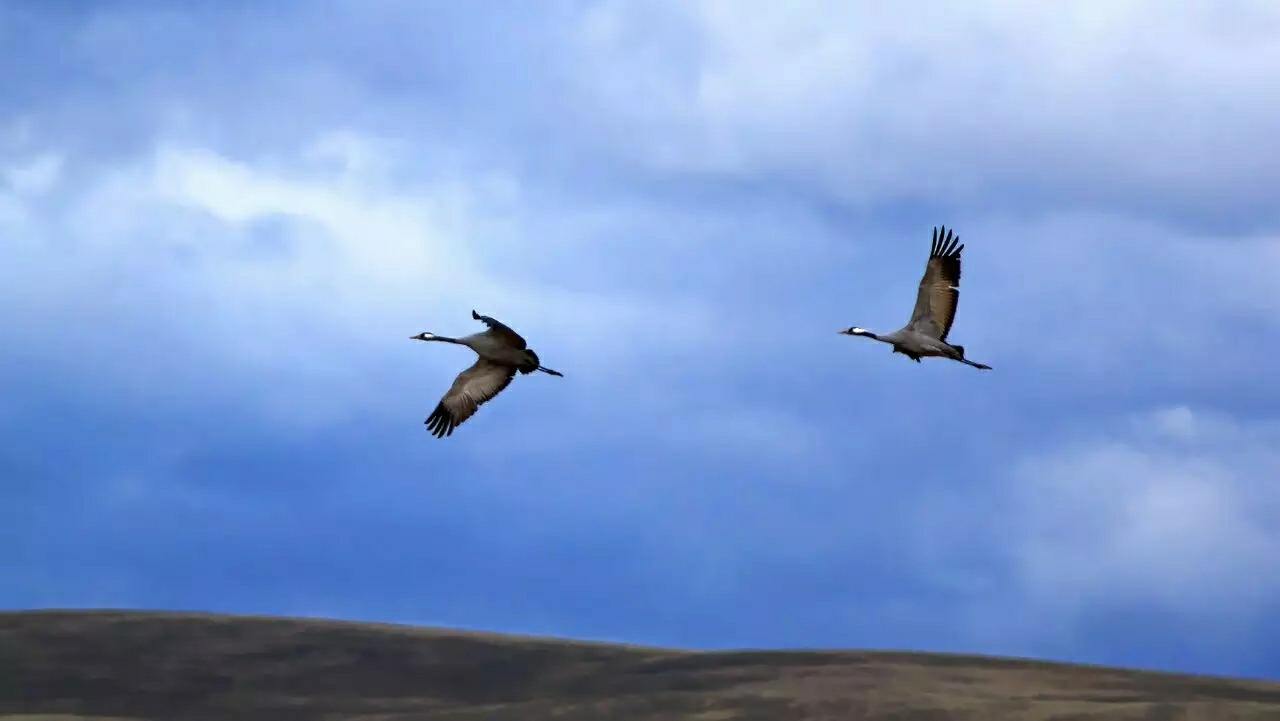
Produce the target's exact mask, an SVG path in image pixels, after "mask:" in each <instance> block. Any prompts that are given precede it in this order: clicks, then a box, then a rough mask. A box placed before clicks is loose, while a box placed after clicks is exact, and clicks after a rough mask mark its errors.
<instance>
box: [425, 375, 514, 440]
mask: <svg viewBox="0 0 1280 721" xmlns="http://www.w3.org/2000/svg"><path fill="white" fill-rule="evenodd" d="M515 374H516V369H515V368H513V367H511V366H504V365H498V364H497V363H490V362H489V361H487V360H485V359H483V358H481V359H480V360H477V361H476V363H475V365H473V366H471V367H470V368H468V369H466V370H464V371H462V372H461V373H459V374H458V378H457V380H455V381H454V382H453V386H452V387H451V388H449V392H448V393H445V394H444V398H441V399H440V403H439V404H437V405H436V409H435V410H434V411H433V412H432V413H431V415H430V416H428V417H427V430H428V431H430V432H431V434H432V435H434V436H435V437H436V438H444V437H445V436H448V435H453V429H454V428H457V427H458V426H460V425H462V422H463V421H465V420H467V419H468V418H470V417H471V416H473V415H475V413H476V411H477V410H478V409H479V408H480V406H481V405H482V404H483V403H484V402H485V401H487V400H489V399H490V398H493V397H494V396H496V395H498V394H499V393H501V392H502V389H503V388H506V387H507V386H508V385H509V384H510V383H511V378H512V377H513V376H515Z"/></svg>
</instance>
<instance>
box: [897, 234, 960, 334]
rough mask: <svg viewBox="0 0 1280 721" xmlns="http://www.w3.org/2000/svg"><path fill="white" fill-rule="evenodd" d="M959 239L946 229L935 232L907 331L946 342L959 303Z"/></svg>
mask: <svg viewBox="0 0 1280 721" xmlns="http://www.w3.org/2000/svg"><path fill="white" fill-rule="evenodd" d="M962 250H964V246H963V245H961V243H960V236H958V235H953V234H952V232H951V231H949V230H947V229H946V227H945V226H944V227H943V228H942V229H941V230H939V229H938V228H934V229H933V246H932V247H931V249H930V251H929V262H928V264H927V265H925V268H924V277H923V278H921V279H920V292H919V294H918V295H917V296H916V308H915V311H914V312H912V314H911V322H910V323H909V324H907V327H908V328H910V329H911V330H913V331H915V332H917V333H923V334H925V335H928V336H931V337H933V338H937V339H938V340H941V341H946V339H947V333H949V332H951V323H952V321H954V320H955V317H956V306H957V305H958V304H959V302H960V251H962Z"/></svg>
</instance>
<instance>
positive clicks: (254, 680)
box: [0, 612, 1280, 721]
mask: <svg viewBox="0 0 1280 721" xmlns="http://www.w3.org/2000/svg"><path fill="white" fill-rule="evenodd" d="M88 718H93V719H96V721H111V720H115V719H157V720H159V719H165V720H170V719H173V720H178V719H245V720H260V721H289V720H293V719H325V720H327V721H348V720H354V719H361V720H362V721H427V720H431V721H437V720H445V719H448V720H451V721H462V720H464V719H466V720H474V721H480V720H484V721H537V720H538V719H557V720H558V721H588V720H590V721H601V720H608V721H638V720H639V719H654V720H656V719H701V720H704V721H720V720H725V721H727V720H729V719H756V720H759V721H790V720H792V719H832V720H833V721H834V720H837V719H838V720H840V721H851V720H856V719H865V720H867V721H889V720H890V719H892V720H893V721H941V720H943V719H973V720H974V721H978V720H981V721H998V720H1000V719H1042V720H1046V721H1047V720H1050V719H1053V720H1055V721H1104V720H1110V719H1142V720H1144V721H1184V720H1185V721H1195V720H1197V719H1203V720H1204V721H1232V720H1235V719H1241V720H1243V719H1258V720H1259V721H1261V720H1263V719H1266V720H1268V721H1277V720H1280V684H1275V683H1263V682H1246V681H1232V680H1227V679H1219V678H1207V677H1197V676H1179V675H1171V674H1157V673H1147V672H1137V671H1124V670H1119V669H1109V668H1098V667H1085V666H1070V665H1060V664H1050V663H1039V662H1032V661H1018V660H1004V659H994V658H980V657H965V656H951V655H936V654H915V653H859V652H789V651H764V652H717V653H701V652H685V651H673V650H664V649H649V648H636V647H628V646H614V645H605V644H593V643H577V642H572V641H558V640H551V639H536V638H522V637H513V636H502V635H493V634H476V633H461V632H454V631H441V630H430V629H416V628H411V627H401V626H387V625H374V624H358V623H342V622H330V621H315V620H301V619H274V618H251V617H236V616H215V615H199V614H168V613H165V614H159V613H125V612H22V613H0V720H3V721H15V720H16V719H23V720H24V721H36V720H37V719H39V720H40V721H70V720H72V719H88Z"/></svg>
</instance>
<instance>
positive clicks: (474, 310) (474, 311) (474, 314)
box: [471, 308, 480, 320]
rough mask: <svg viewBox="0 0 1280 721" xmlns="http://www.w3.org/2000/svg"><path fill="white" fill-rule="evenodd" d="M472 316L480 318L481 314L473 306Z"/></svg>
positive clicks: (476, 318)
mask: <svg viewBox="0 0 1280 721" xmlns="http://www.w3.org/2000/svg"><path fill="white" fill-rule="evenodd" d="M471 317H472V318H473V319H474V320H480V314H479V313H477V312H476V309H475V308H472V309H471Z"/></svg>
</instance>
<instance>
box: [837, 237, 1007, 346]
mask: <svg viewBox="0 0 1280 721" xmlns="http://www.w3.org/2000/svg"><path fill="white" fill-rule="evenodd" d="M962 250H964V246H963V245H961V244H960V236H958V235H953V234H952V231H950V230H947V229H946V226H943V228H942V229H941V230H939V229H937V228H934V229H933V247H932V248H931V249H930V251H929V262H928V264H926V265H925V267H924V277H923V278H921V279H920V292H919V294H918V295H917V296H916V309H915V310H914V311H913V312H912V313H911V321H910V322H909V323H907V325H906V326H905V327H904V328H902V329H901V330H896V331H894V332H892V333H888V334H886V335H877V334H875V333H872V332H871V331H869V330H866V329H865V328H859V327H857V326H854V327H852V328H846V329H845V330H842V331H840V333H842V334H844V335H856V336H862V337H863V338H870V339H871V340H878V341H880V342H882V343H888V344H890V345H892V346H893V352H894V353H901V354H903V355H905V356H906V357H908V358H910V359H911V360H913V361H915V362H917V363H919V362H920V359H921V358H925V357H938V358H950V359H951V360H955V361H960V362H961V363H964V364H965V365H971V366H973V367H974V368H980V369H982V370H991V366H989V365H983V364H982V363H975V362H974V361H971V360H968V359H967V358H965V357H964V346H962V345H955V344H952V343H948V342H947V333H948V332H949V331H950V330H951V322H952V321H953V320H955V317H956V305H957V304H958V303H959V302H960V251H962Z"/></svg>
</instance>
